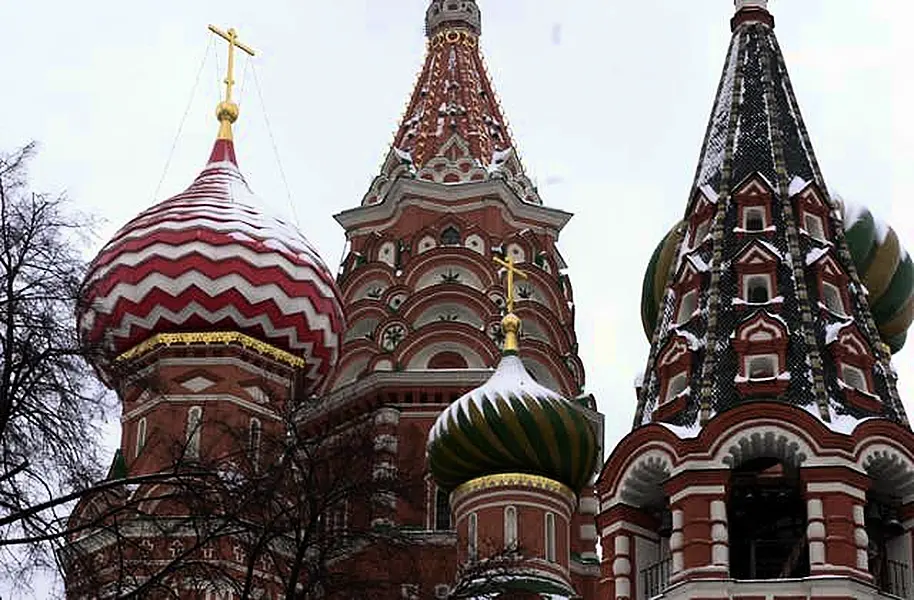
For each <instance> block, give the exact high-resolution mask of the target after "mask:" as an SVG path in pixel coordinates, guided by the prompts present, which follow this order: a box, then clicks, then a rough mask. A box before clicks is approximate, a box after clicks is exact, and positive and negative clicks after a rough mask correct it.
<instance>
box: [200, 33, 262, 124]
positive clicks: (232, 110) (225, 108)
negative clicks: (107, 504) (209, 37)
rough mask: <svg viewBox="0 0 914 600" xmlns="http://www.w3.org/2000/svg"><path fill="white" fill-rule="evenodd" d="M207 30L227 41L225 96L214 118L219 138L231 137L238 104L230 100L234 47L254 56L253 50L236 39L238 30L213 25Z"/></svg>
mask: <svg viewBox="0 0 914 600" xmlns="http://www.w3.org/2000/svg"><path fill="white" fill-rule="evenodd" d="M209 30H210V31H212V32H213V33H215V34H216V35H218V36H219V37H221V38H222V39H224V40H225V41H227V42H228V66H227V67H226V74H225V97H224V98H223V100H222V102H220V103H219V105H218V106H217V107H216V118H217V119H219V139H220V140H230V139H232V123H234V122H235V121H236V120H237V119H238V105H237V104H235V103H234V102H233V101H232V86H234V85H235V79H234V75H235V48H236V47H237V48H240V49H241V50H243V51H245V52H247V53H248V55H249V56H254V51H253V50H252V49H251V48H250V47H248V46H246V45H245V44H242V43H241V42H239V41H238V32H237V31H235V30H234V29H229V30H228V31H222V30H221V29H219V28H218V27H216V26H215V25H210V26H209Z"/></svg>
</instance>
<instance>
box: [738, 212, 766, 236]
mask: <svg viewBox="0 0 914 600" xmlns="http://www.w3.org/2000/svg"><path fill="white" fill-rule="evenodd" d="M765 226H766V225H765V209H764V208H762V207H760V206H752V207H748V208H746V209H745V210H744V211H743V229H745V230H746V231H762V230H763V229H765Z"/></svg>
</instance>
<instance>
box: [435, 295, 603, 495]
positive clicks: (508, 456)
mask: <svg viewBox="0 0 914 600" xmlns="http://www.w3.org/2000/svg"><path fill="white" fill-rule="evenodd" d="M519 327H520V319H518V318H517V317H516V316H515V315H514V314H512V313H509V314H508V315H506V316H505V318H504V319H503V321H502V329H503V330H504V332H505V351H504V355H503V356H502V359H501V362H500V363H499V364H498V367H497V368H496V370H495V373H494V375H492V377H491V378H490V379H489V380H488V381H487V382H486V383H485V384H484V385H482V386H480V387H478V388H476V389H475V390H473V391H471V392H469V393H467V394H465V395H464V396H462V397H461V398H459V399H458V400H457V401H456V402H454V403H453V404H451V405H450V406H449V407H448V408H447V409H445V410H444V412H442V413H441V414H440V415H439V416H438V420H437V421H436V423H435V425H434V426H433V427H432V429H431V432H430V433H429V438H428V460H429V468H430V470H431V473H432V476H433V477H434V478H435V481H437V482H438V485H440V486H441V487H443V488H446V489H453V488H455V487H457V486H459V485H460V484H462V483H465V482H467V481H470V480H472V479H475V478H477V477H483V476H486V475H494V474H497V473H527V474H532V475H541V476H544V477H548V478H549V479H552V480H554V481H558V482H560V483H563V484H565V485H567V486H569V487H571V488H572V489H573V490H575V491H576V492H577V491H579V490H580V489H581V488H582V487H583V486H584V485H585V484H586V483H587V480H588V478H589V477H590V475H591V474H592V473H593V468H594V461H595V460H596V456H597V441H596V437H595V436H594V432H593V429H592V428H591V426H590V424H589V423H588V422H587V419H586V418H585V416H584V414H583V413H582V412H581V411H580V410H579V409H578V408H577V407H575V406H574V405H573V404H572V403H571V402H569V401H568V400H566V399H564V398H562V396H560V395H559V394H557V393H556V392H553V391H552V390H550V389H548V388H546V387H544V386H542V385H540V384H538V383H537V382H536V381H534V380H533V378H532V377H531V376H530V374H529V373H528V372H527V370H526V368H524V365H523V363H522V362H521V359H520V357H519V356H518V355H517V332H518V329H519Z"/></svg>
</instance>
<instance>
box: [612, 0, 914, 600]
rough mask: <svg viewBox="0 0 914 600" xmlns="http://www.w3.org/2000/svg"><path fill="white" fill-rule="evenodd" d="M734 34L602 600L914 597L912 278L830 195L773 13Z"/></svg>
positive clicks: (657, 298) (665, 256)
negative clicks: (904, 389) (901, 377)
mask: <svg viewBox="0 0 914 600" xmlns="http://www.w3.org/2000/svg"><path fill="white" fill-rule="evenodd" d="M736 5H737V10H736V14H735V15H734V17H733V19H732V20H731V28H732V31H733V37H732V41H731V44H730V49H729V52H728V56H727V59H726V62H725V65H724V71H723V76H722V79H721V83H720V86H719V89H718V93H717V98H716V100H715V103H714V109H713V112H712V116H711V121H710V123H709V125H708V129H707V134H706V137H705V141H704V144H703V147H702V151H701V158H700V161H699V165H698V169H697V172H696V177H695V182H694V184H693V187H692V189H691V191H690V196H689V198H690V200H689V202H688V206H687V208H686V212H685V216H684V218H683V220H682V221H681V222H679V223H678V224H677V225H676V226H675V227H674V228H673V230H672V231H671V232H670V233H669V234H668V235H667V236H666V238H665V239H664V240H663V241H662V242H661V244H660V245H659V246H658V248H657V251H656V252H655V254H654V256H653V257H652V259H651V262H650V264H649V266H648V270H647V273H646V275H645V280H644V294H643V297H642V315H643V318H644V323H645V331H646V332H647V334H648V336H649V338H650V339H651V342H652V347H651V352H650V355H649V357H648V362H647V368H646V371H645V375H644V378H643V383H642V384H640V385H639V389H638V405H637V410H636V416H635V423H634V430H633V431H632V433H631V434H629V435H628V436H627V437H626V438H625V439H624V440H623V441H622V442H621V443H620V444H619V445H618V446H617V447H616V448H615V450H614V451H613V452H612V454H611V455H610V457H609V459H608V461H607V463H606V465H605V467H604V469H603V472H602V474H601V476H600V479H599V481H598V485H597V488H598V494H599V498H600V515H599V517H598V526H599V528H600V533H601V538H602V548H603V556H602V569H601V570H602V579H601V590H600V597H601V598H612V599H635V598H639V599H641V598H649V597H663V598H671V599H679V598H682V599H685V598H690V599H691V598H702V599H708V600H710V599H721V600H723V599H725V598H726V599H730V598H741V599H749V598H768V599H787V598H811V599H824V598H829V599H839V598H840V599H846V600H851V599H856V600H860V599H870V598H882V597H887V596H889V595H892V596H900V597H910V594H911V590H912V587H911V565H912V529H914V519H912V517H914V434H912V432H911V429H910V427H909V425H908V421H907V417H906V416H905V413H904V409H903V407H902V404H901V402H900V400H899V397H898V392H897V389H896V385H895V383H896V374H895V371H894V369H893V368H892V365H891V352H893V351H896V350H898V349H899V348H900V347H901V346H902V344H904V340H905V336H906V330H907V327H908V325H909V324H910V322H911V316H912V312H914V299H912V293H911V291H912V281H914V266H912V264H911V259H910V257H909V256H908V254H907V252H905V251H903V250H902V249H900V248H899V244H898V238H897V237H896V236H895V234H894V232H893V231H892V230H891V228H889V227H887V226H885V225H884V224H881V223H879V222H878V221H876V220H875V219H874V218H873V216H872V215H871V214H870V213H869V212H868V211H866V210H865V209H860V208H856V207H852V206H850V205H847V204H844V203H842V202H839V201H838V200H837V199H836V198H834V197H833V196H831V195H830V194H829V192H828V189H827V187H826V185H825V180H824V178H823V176H822V173H821V171H820V169H819V165H818V163H817V161H816V158H815V154H814V153H813V149H812V145H811V143H810V138H809V136H808V134H807V131H806V128H805V125H804V124H803V120H802V118H801V116H800V110H799V105H798V103H797V101H796V98H795V96H794V93H793V88H792V86H791V84H790V79H789V77H788V74H787V69H786V66H785V64H784V58H783V56H782V54H781V51H780V48H779V46H778V41H777V38H776V37H775V34H774V18H773V17H772V15H771V14H770V13H769V12H768V10H767V2H766V1H765V0H737V2H736Z"/></svg>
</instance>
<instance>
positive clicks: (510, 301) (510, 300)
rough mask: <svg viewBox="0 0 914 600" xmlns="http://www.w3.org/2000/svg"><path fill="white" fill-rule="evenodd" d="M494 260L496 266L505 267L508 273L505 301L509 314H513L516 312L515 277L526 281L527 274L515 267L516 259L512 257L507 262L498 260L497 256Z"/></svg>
mask: <svg viewBox="0 0 914 600" xmlns="http://www.w3.org/2000/svg"><path fill="white" fill-rule="evenodd" d="M492 260H494V261H495V262H496V264H499V265H501V266H502V267H504V268H505V270H506V271H507V272H508V282H507V288H508V296H507V298H506V299H505V301H506V303H507V305H508V313H509V314H510V313H513V312H514V276H515V275H517V276H518V277H520V278H521V279H526V278H527V274H526V273H525V272H524V271H521V270H520V269H518V268H517V267H515V266H514V258H513V257H511V256H509V257H508V259H507V260H502V259H501V258H498V257H497V256H495V257H493V258H492Z"/></svg>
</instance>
